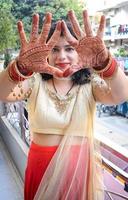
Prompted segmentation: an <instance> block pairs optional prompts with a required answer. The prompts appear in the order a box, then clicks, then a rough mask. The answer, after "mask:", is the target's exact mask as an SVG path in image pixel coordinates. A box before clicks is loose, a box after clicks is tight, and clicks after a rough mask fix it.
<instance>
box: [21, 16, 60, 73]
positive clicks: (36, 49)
mask: <svg viewBox="0 0 128 200" xmlns="http://www.w3.org/2000/svg"><path fill="white" fill-rule="evenodd" d="M51 18H52V15H51V13H47V14H46V16H45V21H44V25H43V27H42V31H41V33H40V34H38V26H39V15H38V14H35V15H34V16H33V20H32V30H31V34H30V40H29V42H28V41H27V39H26V35H25V32H24V27H23V24H22V22H21V21H19V22H18V32H19V35H20V41H21V50H20V53H19V57H18V65H19V66H20V68H23V69H27V70H28V71H32V72H39V73H48V74H52V75H56V76H59V77H62V76H63V72H62V71H61V70H59V69H57V68H55V67H52V66H50V65H49V64H48V62H47V57H48V55H49V53H50V51H51V50H52V48H53V47H54V46H55V44H56V42H57V40H58V38H59V36H60V31H61V22H60V21H59V22H58V23H57V26H56V29H55V31H54V33H53V35H52V37H51V38H50V40H49V41H48V42H47V43H46V41H47V37H48V33H49V30H50V27H51Z"/></svg>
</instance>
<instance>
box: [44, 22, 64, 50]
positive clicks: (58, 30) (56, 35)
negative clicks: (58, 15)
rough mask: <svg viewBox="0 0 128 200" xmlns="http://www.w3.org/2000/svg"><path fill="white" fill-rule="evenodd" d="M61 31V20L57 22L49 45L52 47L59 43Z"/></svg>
mask: <svg viewBox="0 0 128 200" xmlns="http://www.w3.org/2000/svg"><path fill="white" fill-rule="evenodd" d="M60 33H61V21H58V22H57V25H56V28H55V31H54V33H53V35H52V37H51V38H50V39H49V41H48V43H47V45H48V46H49V47H50V48H51V49H52V48H53V47H54V46H55V44H56V43H57V41H58V39H59V38H60Z"/></svg>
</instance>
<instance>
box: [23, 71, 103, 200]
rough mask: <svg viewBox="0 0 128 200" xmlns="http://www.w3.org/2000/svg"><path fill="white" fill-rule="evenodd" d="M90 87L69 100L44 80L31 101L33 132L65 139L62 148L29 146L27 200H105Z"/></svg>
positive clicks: (39, 81)
mask: <svg viewBox="0 0 128 200" xmlns="http://www.w3.org/2000/svg"><path fill="white" fill-rule="evenodd" d="M92 87H93V84H92V81H91V82H90V83H87V84H84V85H75V86H74V87H73V88H72V90H71V91H70V93H69V94H68V95H66V96H60V95H59V94H56V93H55V92H53V91H51V90H50V88H49V87H48V83H47V81H43V80H42V78H41V75H40V74H36V75H35V83H34V88H33V91H32V94H31V96H30V97H29V99H28V113H29V124H30V132H31V133H32V132H36V133H39V134H41V133H44V134H52V135H62V136H63V137H62V140H61V142H60V144H59V145H58V146H49V147H44V146H39V145H37V144H34V143H33V142H32V143H31V146H30V151H29V156H28V164H27V168H26V174H25V200H32V199H34V200H51V199H52V200H103V199H104V192H103V191H104V188H103V180H102V169H101V159H100V156H99V154H100V152H99V145H98V143H96V142H95V140H94V135H93V121H94V114H95V99H94V96H93V93H92Z"/></svg>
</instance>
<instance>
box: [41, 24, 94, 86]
mask: <svg viewBox="0 0 128 200" xmlns="http://www.w3.org/2000/svg"><path fill="white" fill-rule="evenodd" d="M66 24H67V27H68V29H69V31H70V33H71V34H72V35H73V36H74V37H75V38H76V35H75V33H74V32H73V29H72V26H71V24H70V23H69V22H66ZM55 27H56V23H53V24H52V26H51V29H50V31H49V35H48V38H47V41H48V40H49V39H50V38H51V36H52V34H53V32H54V30H55ZM60 36H61V37H63V36H64V34H63V30H62V31H61V35H60ZM41 76H42V79H43V80H45V81H47V80H49V79H52V78H53V76H52V75H51V74H46V73H41ZM90 77H91V72H90V69H89V68H84V69H81V70H79V71H77V72H75V73H74V74H73V75H72V76H71V80H72V81H73V83H74V84H76V85H82V84H86V83H89V82H90V79H91V78H90Z"/></svg>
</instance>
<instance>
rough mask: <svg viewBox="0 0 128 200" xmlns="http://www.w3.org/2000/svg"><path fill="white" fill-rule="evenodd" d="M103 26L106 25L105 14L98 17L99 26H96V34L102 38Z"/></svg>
mask: <svg viewBox="0 0 128 200" xmlns="http://www.w3.org/2000/svg"><path fill="white" fill-rule="evenodd" d="M105 26H106V19H105V16H104V15H102V16H101V19H100V25H99V28H98V31H97V36H98V37H99V38H101V39H103V36H104V29H105Z"/></svg>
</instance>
